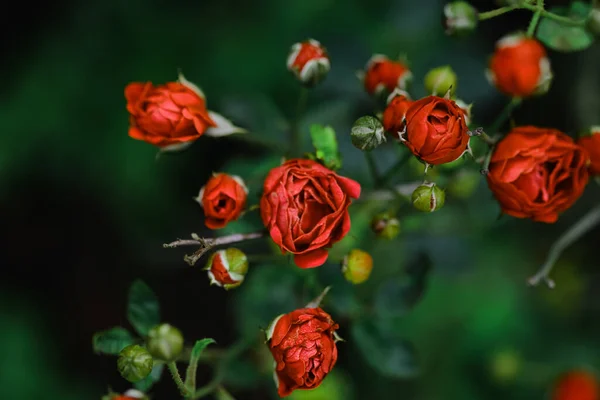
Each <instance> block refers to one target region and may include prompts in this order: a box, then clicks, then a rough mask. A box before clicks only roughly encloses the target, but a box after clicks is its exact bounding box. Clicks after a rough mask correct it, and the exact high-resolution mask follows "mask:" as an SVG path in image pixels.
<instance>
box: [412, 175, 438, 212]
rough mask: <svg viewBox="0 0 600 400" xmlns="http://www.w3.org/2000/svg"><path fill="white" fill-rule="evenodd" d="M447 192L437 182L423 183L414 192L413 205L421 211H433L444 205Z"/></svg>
mask: <svg viewBox="0 0 600 400" xmlns="http://www.w3.org/2000/svg"><path fill="white" fill-rule="evenodd" d="M445 201H446V194H445V193H444V191H443V190H442V189H440V188H439V187H438V186H437V185H436V184H435V183H433V182H431V183H423V184H422V185H420V186H419V187H417V188H416V189H415V191H414V192H413V194H412V203H413V206H415V208H416V209H417V210H419V211H423V212H433V211H435V210H439V209H440V208H442V207H443V206H444V202H445Z"/></svg>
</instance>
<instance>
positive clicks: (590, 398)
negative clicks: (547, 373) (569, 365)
mask: <svg viewBox="0 0 600 400" xmlns="http://www.w3.org/2000/svg"><path fill="white" fill-rule="evenodd" d="M598 398H600V385H599V384H598V379H597V378H596V376H595V374H593V373H591V372H590V371H585V370H572V371H569V372H567V373H565V374H563V375H562V376H560V377H559V378H558V379H557V381H556V383H555V384H554V388H553V390H552V400H597V399H598Z"/></svg>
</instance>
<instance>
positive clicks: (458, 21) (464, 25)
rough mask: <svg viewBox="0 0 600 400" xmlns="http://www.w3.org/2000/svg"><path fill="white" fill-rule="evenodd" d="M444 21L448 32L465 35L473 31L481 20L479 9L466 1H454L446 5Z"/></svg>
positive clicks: (449, 33)
mask: <svg viewBox="0 0 600 400" xmlns="http://www.w3.org/2000/svg"><path fill="white" fill-rule="evenodd" d="M442 22H443V24H444V28H445V29H446V34H448V35H455V36H464V35H467V34H469V33H471V32H473V31H474V30H475V29H476V28H477V23H478V22H479V19H478V15H477V10H476V9H475V7H473V6H472V5H471V4H469V3H468V2H466V1H453V2H451V3H448V4H446V5H445V6H444V13H443V15H442Z"/></svg>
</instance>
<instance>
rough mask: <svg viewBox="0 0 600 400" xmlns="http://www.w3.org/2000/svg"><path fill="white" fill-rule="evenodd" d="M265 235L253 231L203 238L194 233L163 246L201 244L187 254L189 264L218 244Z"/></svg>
mask: <svg viewBox="0 0 600 400" xmlns="http://www.w3.org/2000/svg"><path fill="white" fill-rule="evenodd" d="M263 236H265V232H264V231H261V232H252V233H234V234H233V235H229V236H222V237H219V238H208V239H205V238H201V237H200V236H198V235H197V234H195V233H192V239H178V240H176V241H174V242H171V243H165V244H163V247H164V248H166V249H171V248H175V247H181V246H200V248H199V249H198V250H196V251H195V252H194V253H193V254H192V255H186V256H185V257H184V258H183V259H184V260H185V262H187V263H188V264H189V265H194V264H196V262H197V261H198V260H199V259H200V258H202V256H203V255H204V254H205V253H206V252H207V251H209V250H210V249H212V248H213V247H216V246H223V245H226V244H231V243H238V242H243V241H246V240H251V239H258V238H261V237H263Z"/></svg>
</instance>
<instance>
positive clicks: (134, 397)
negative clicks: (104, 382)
mask: <svg viewBox="0 0 600 400" xmlns="http://www.w3.org/2000/svg"><path fill="white" fill-rule="evenodd" d="M108 399H110V400H148V396H146V395H145V394H144V392H140V391H139V390H136V389H129V390H128V391H126V392H125V393H123V394H115V395H111V396H109V397H108Z"/></svg>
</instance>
